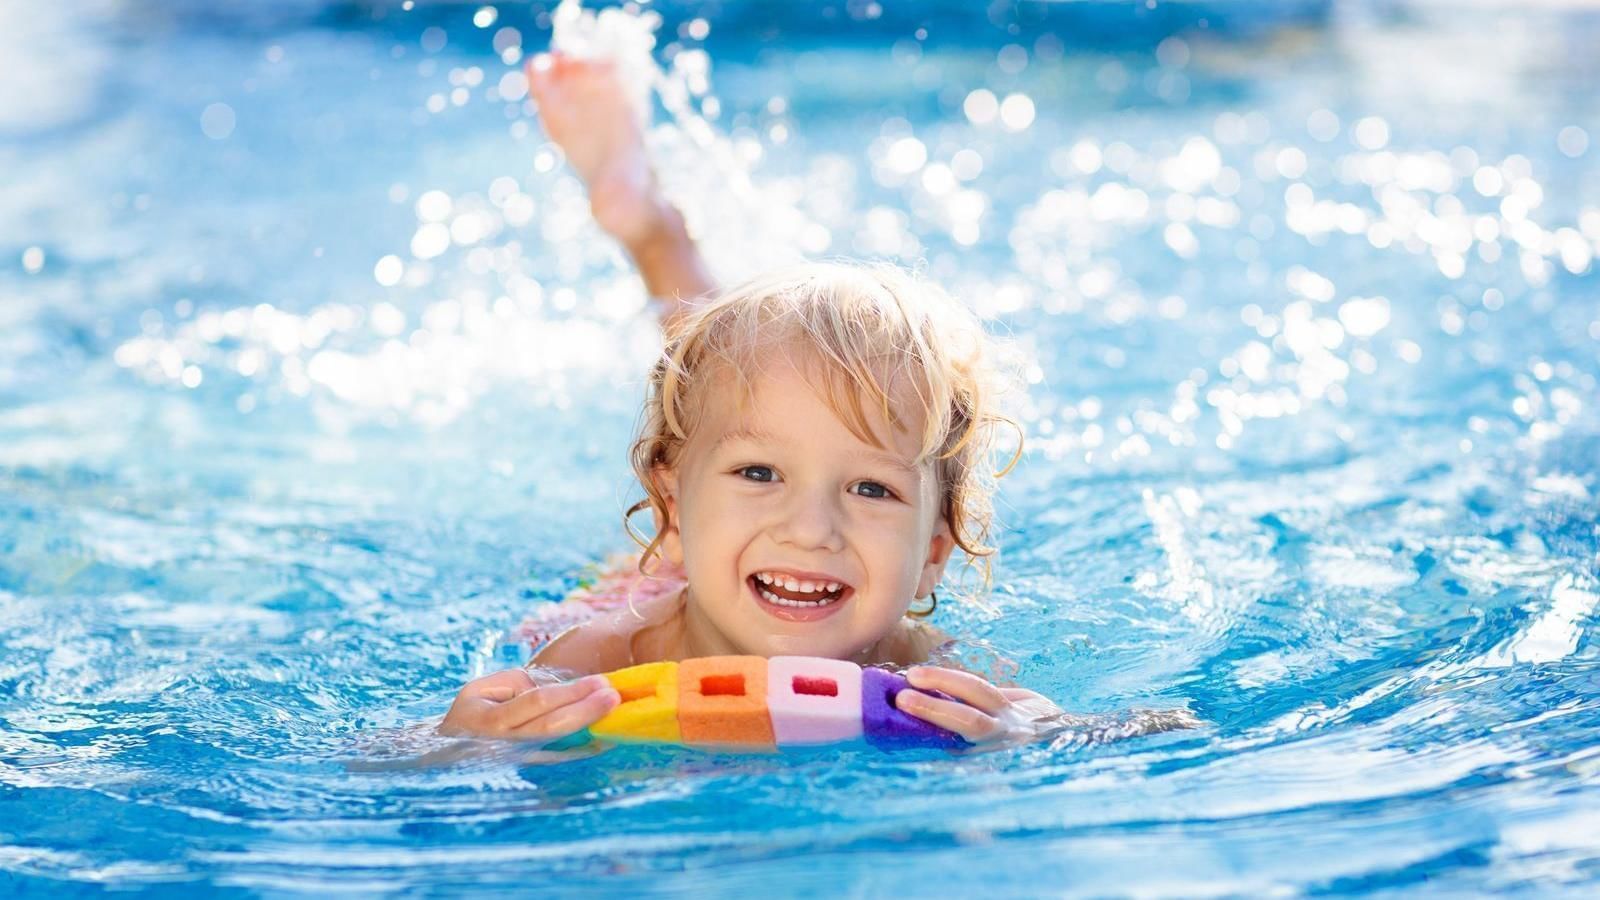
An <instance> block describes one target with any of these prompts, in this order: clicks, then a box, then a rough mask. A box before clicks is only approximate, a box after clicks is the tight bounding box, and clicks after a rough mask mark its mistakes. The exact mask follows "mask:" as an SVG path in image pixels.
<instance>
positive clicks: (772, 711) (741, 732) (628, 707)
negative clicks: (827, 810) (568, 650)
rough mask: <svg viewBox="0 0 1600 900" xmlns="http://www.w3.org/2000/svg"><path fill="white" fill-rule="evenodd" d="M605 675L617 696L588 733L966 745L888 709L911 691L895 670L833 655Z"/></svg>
mask: <svg viewBox="0 0 1600 900" xmlns="http://www.w3.org/2000/svg"><path fill="white" fill-rule="evenodd" d="M605 677H606V679H607V680H608V681H610V682H611V686H612V687H614V688H616V690H617V693H619V694H621V695H622V703H621V704H620V705H618V706H617V708H616V709H613V710H612V711H611V712H610V713H608V714H607V715H606V717H605V718H603V719H601V720H600V721H598V722H596V723H595V724H593V725H591V726H589V733H590V734H592V735H594V736H595V737H598V738H604V739H606V740H612V741H628V742H638V743H663V744H687V745H689V746H691V747H705V748H714V749H740V750H764V749H773V748H776V747H785V746H796V745H816V744H831V743H837V742H842V741H854V740H862V739H865V740H866V741H867V743H869V744H872V745H873V746H875V747H879V748H882V749H886V750H889V749H900V748H906V747H945V748H952V747H964V746H967V742H966V740H964V739H963V738H962V737H961V736H960V735H958V734H955V733H954V732H951V731H946V730H945V729H943V728H939V727H938V726H936V725H932V724H930V723H928V722H925V721H923V720H922V719H919V718H916V717H915V716H911V715H908V714H906V713H903V712H901V711H900V710H899V709H898V708H896V706H895V696H896V695H897V694H899V693H900V692H901V691H903V690H916V688H913V687H911V685H910V683H909V682H907V681H906V679H905V678H904V677H902V676H900V675H897V674H895V673H893V672H888V671H885V670H883V669H872V668H867V669H864V668H862V667H860V666H858V665H856V664H855V663H851V662H845V661H842V660H837V659H822V658H819V657H812V656H774V657H772V658H771V659H765V658H762V657H759V656H706V657H701V658H698V659H686V660H684V661H683V662H681V663H678V662H657V663H645V664H644V665H639V666H631V667H629V668H626V669H618V670H617V671H615V672H607V673H606V675H605ZM925 693H934V695H935V696H939V697H943V696H944V695H943V694H937V693H935V692H925ZM946 699H948V698H946Z"/></svg>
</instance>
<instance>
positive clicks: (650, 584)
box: [513, 555, 687, 652]
mask: <svg viewBox="0 0 1600 900" xmlns="http://www.w3.org/2000/svg"><path fill="white" fill-rule="evenodd" d="M686 583H687V577H686V576H685V575H684V573H683V570H682V569H681V568H679V567H677V566H675V565H672V564H671V563H668V562H666V561H665V560H660V559H657V560H655V561H653V562H652V563H651V565H650V574H649V575H648V576H646V575H641V574H639V557H638V556H636V555H631V556H630V555H618V556H614V557H612V558H611V559H608V560H606V562H605V563H604V564H597V565H595V566H594V567H593V571H592V572H591V573H589V574H588V577H586V578H584V579H583V580H582V581H580V582H579V583H578V586H577V587H576V588H574V589H573V590H572V592H571V593H569V594H568V595H567V596H566V597H565V598H564V599H562V600H561V601H560V602H557V603H541V604H539V606H538V608H536V609H534V610H533V611H532V612H531V613H529V614H528V617H527V618H526V619H523V620H522V624H520V625H518V626H517V627H516V629H515V631H514V632H513V635H514V637H515V639H516V640H517V641H519V642H526V643H527V644H528V645H529V647H530V648H531V649H532V650H534V651H535V652H537V651H538V650H539V648H540V647H543V646H544V645H545V644H548V643H550V642H551V641H552V640H555V638H556V636H557V635H559V634H561V633H562V632H564V631H566V630H567V629H569V628H572V627H573V626H575V625H582V624H583V623H585V622H588V621H590V620H592V619H594V618H595V617H596V616H600V615H604V614H605V613H609V612H616V611H617V610H622V609H627V608H628V604H629V603H630V602H632V603H636V604H643V603H646V602H648V601H651V600H655V599H656V598H659V597H665V596H667V595H668V594H671V593H672V592H673V591H676V590H678V589H680V588H682V587H683V586H684V585H685V584H686Z"/></svg>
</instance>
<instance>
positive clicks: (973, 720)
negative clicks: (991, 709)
mask: <svg viewBox="0 0 1600 900" xmlns="http://www.w3.org/2000/svg"><path fill="white" fill-rule="evenodd" d="M894 705H895V708H897V709H899V710H900V711H901V712H904V713H906V714H907V715H912V716H916V717H917V718H919V719H921V720H923V721H924V722H928V723H931V724H934V725H937V726H939V727H940V728H943V729H945V730H946V731H954V732H955V733H956V734H959V735H961V736H962V737H964V738H966V739H967V740H969V741H971V742H972V743H974V744H978V743H982V742H984V741H986V740H988V739H990V738H991V737H993V736H994V735H995V734H996V733H997V732H999V731H1000V723H999V721H997V720H996V719H995V717H994V716H991V715H989V714H988V713H986V712H984V711H983V710H981V709H976V708H974V707H971V706H968V705H966V704H965V703H957V702H956V701H954V700H943V699H940V698H939V697H935V696H933V695H931V694H924V693H922V692H921V691H913V690H904V691H901V692H900V693H898V694H896V695H895V698H894Z"/></svg>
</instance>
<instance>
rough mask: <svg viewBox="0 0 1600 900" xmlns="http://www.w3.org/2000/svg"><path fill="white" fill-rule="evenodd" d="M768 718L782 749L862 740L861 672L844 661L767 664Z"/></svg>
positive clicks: (801, 659) (786, 659) (794, 659)
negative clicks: (788, 745) (769, 717)
mask: <svg viewBox="0 0 1600 900" xmlns="http://www.w3.org/2000/svg"><path fill="white" fill-rule="evenodd" d="M767 713H768V714H769V715H771V716H772V731H773V734H774V735H775V736H776V738H777V741H778V744H779V745H784V744H832V743H836V742H839V741H853V740H855V739H857V738H859V737H861V667H860V666H858V665H856V664H855V663H853V662H847V661H845V660H839V659H821V658H818V657H814V656H774V657H772V658H771V659H769V660H767Z"/></svg>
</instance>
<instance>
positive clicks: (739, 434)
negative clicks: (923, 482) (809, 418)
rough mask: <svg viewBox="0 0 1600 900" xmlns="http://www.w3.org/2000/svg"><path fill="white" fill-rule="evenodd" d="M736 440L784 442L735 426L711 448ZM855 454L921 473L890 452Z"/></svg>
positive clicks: (758, 431) (907, 471)
mask: <svg viewBox="0 0 1600 900" xmlns="http://www.w3.org/2000/svg"><path fill="white" fill-rule="evenodd" d="M736 441H749V442H750V443H753V444H777V443H782V442H781V441H780V440H779V438H778V437H777V435H774V434H773V433H772V432H770V431H763V430H761V429H759V428H735V429H734V430H732V431H725V432H723V433H722V436H721V437H719V438H717V442H716V443H715V444H712V445H711V449H712V450H716V449H717V448H718V447H721V446H722V445H723V444H731V443H734V442H736ZM855 456H856V457H858V458H860V459H864V460H868V461H869V462H875V463H878V464H880V465H884V466H888V467H889V468H891V469H896V470H898V471H901V472H904V473H906V474H907V475H920V474H921V470H920V469H918V467H917V466H916V465H914V464H913V463H910V462H907V461H906V460H903V459H901V458H900V457H898V456H893V455H890V454H888V453H876V452H870V451H863V452H860V453H857V454H855Z"/></svg>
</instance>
